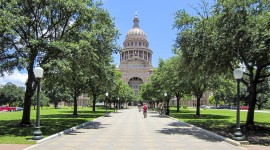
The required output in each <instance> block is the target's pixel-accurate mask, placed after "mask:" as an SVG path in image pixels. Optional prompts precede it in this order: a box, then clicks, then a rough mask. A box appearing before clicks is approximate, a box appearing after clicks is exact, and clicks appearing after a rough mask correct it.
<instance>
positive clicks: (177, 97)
mask: <svg viewBox="0 0 270 150" xmlns="http://www.w3.org/2000/svg"><path fill="white" fill-rule="evenodd" d="M175 96H176V103H177V104H176V107H177V110H176V111H177V112H179V111H180V94H179V93H177V92H176V93H175Z"/></svg>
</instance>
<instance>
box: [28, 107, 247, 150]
mask: <svg viewBox="0 0 270 150" xmlns="http://www.w3.org/2000/svg"><path fill="white" fill-rule="evenodd" d="M175 148H178V149H185V150H198V149H200V150H211V149H219V150H243V149H244V148H242V147H240V146H234V145H232V144H229V143H227V142H225V141H224V140H222V139H220V138H218V136H214V134H211V133H209V132H207V131H205V130H202V129H200V128H196V127H193V126H190V125H188V124H185V123H182V122H178V121H176V120H174V119H171V118H167V117H165V116H159V115H158V114H157V113H155V112H148V117H147V118H143V114H142V112H138V110H137V109H135V108H133V109H127V110H121V111H119V112H117V113H111V117H101V118H98V119H96V120H94V121H93V122H92V123H90V124H88V125H87V126H85V127H83V128H80V129H78V130H76V131H74V132H72V133H70V134H63V135H61V136H56V137H55V138H53V139H50V140H45V142H42V143H40V144H36V145H33V146H31V147H28V148H26V149H25V150H52V149H56V150H89V149H97V150H98V149H102V150H114V149H117V150H126V149H132V150H141V149H149V150H150V149H151V150H153V149H161V150H170V149H175Z"/></svg>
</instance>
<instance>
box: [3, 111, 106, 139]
mask: <svg viewBox="0 0 270 150" xmlns="http://www.w3.org/2000/svg"><path fill="white" fill-rule="evenodd" d="M67 112H70V114H66V113H67ZM72 113H73V111H65V110H63V111H61V113H59V114H48V115H41V116H40V127H41V128H40V130H41V132H42V135H43V136H50V135H52V134H55V133H58V132H61V131H64V130H66V129H69V128H71V127H74V126H78V125H80V124H83V123H86V122H89V121H90V120H92V119H94V118H98V117H101V116H104V113H105V111H96V112H91V111H78V116H73V115H72ZM20 121H21V120H20V119H17V120H1V122H0V133H1V136H15V137H25V138H29V137H28V136H30V137H31V136H33V132H34V131H35V128H34V127H33V126H30V127H21V126H19V123H20ZM31 122H32V123H33V124H34V123H35V119H32V120H31ZM96 125H97V124H95V125H94V126H96ZM89 129H90V127H89Z"/></svg>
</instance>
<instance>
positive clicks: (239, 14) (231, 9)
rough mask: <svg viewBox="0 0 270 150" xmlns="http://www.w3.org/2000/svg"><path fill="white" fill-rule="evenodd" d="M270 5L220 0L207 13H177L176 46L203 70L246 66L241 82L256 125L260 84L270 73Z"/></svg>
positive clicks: (249, 120) (250, 117)
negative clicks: (246, 93)
mask: <svg viewBox="0 0 270 150" xmlns="http://www.w3.org/2000/svg"><path fill="white" fill-rule="evenodd" d="M269 9H270V1H267V0H262V1H253V0H250V1H246V0H240V1H233V0H220V1H219V0H218V1H217V3H216V4H215V5H214V7H213V9H202V12H207V11H205V10H208V12H209V13H202V14H208V15H206V16H202V15H198V16H195V17H194V16H189V15H188V14H187V13H182V12H181V11H180V12H179V14H181V15H177V17H176V26H177V28H178V29H179V30H180V32H179V35H178V38H177V42H176V43H177V46H178V47H179V49H180V50H184V51H186V54H187V55H186V56H185V57H186V58H189V60H190V62H191V63H193V64H196V66H198V68H202V70H203V71H204V73H206V74H215V73H217V74H232V72H233V69H234V68H236V67H239V63H242V64H244V66H245V67H246V72H245V73H244V78H243V79H242V83H244V84H245V85H246V86H247V90H248V97H249V100H250V101H249V110H248V114H247V120H246V125H247V126H253V125H254V109H255V104H256V102H257V98H256V97H257V85H258V83H261V82H264V81H265V79H266V78H268V77H269V76H270V73H269V71H268V70H269V66H270V57H269V53H270V48H269V45H270V42H269V41H270V34H269V33H270V32H269V30H270V26H269V19H268V18H269V16H270V14H269ZM209 14H210V15H209ZM194 46H196V47H200V48H196V49H194Z"/></svg>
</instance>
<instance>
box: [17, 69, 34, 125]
mask: <svg viewBox="0 0 270 150" xmlns="http://www.w3.org/2000/svg"><path fill="white" fill-rule="evenodd" d="M34 82H35V75H34V73H33V67H32V69H29V70H28V80H27V82H26V91H25V95H24V103H23V115H22V120H21V122H20V125H30V124H31V122H30V114H31V98H32V96H33V95H34V92H35V88H33V84H34Z"/></svg>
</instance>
